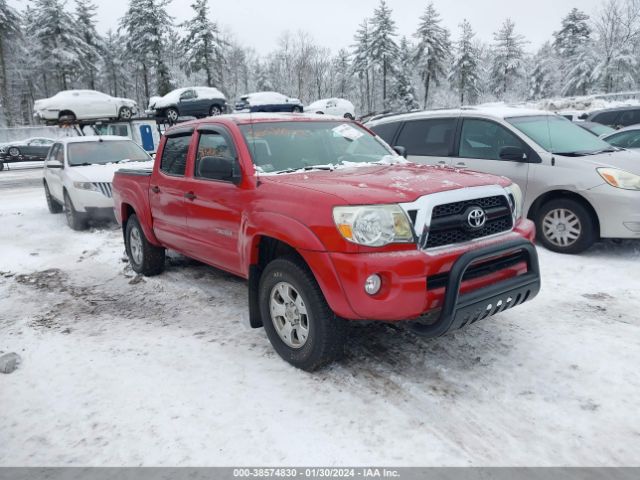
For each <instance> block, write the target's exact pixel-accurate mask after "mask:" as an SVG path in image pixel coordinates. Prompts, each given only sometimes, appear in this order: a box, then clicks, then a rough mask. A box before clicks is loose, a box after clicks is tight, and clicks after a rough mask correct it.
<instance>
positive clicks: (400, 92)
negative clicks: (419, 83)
mask: <svg viewBox="0 0 640 480" xmlns="http://www.w3.org/2000/svg"><path fill="white" fill-rule="evenodd" d="M413 65H414V55H413V52H412V47H411V45H410V44H409V41H408V40H407V37H402V39H401V40H400V45H399V47H398V60H397V63H396V67H397V68H396V70H395V75H394V84H393V90H392V92H391V102H390V105H391V107H392V109H393V110H394V111H403V112H410V111H411V110H415V109H418V108H420V104H419V103H418V102H417V100H416V91H415V88H414V87H413V84H412V83H411V77H412V73H413V69H414V67H413Z"/></svg>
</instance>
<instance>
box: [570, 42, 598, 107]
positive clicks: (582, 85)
mask: <svg viewBox="0 0 640 480" xmlns="http://www.w3.org/2000/svg"><path fill="white" fill-rule="evenodd" d="M566 63H567V64H566V68H563V72H565V74H564V75H563V84H564V85H563V87H562V90H561V93H562V95H587V94H588V93H589V91H590V90H591V88H592V87H593V86H594V78H597V75H598V57H597V54H596V52H594V50H593V45H592V44H591V42H589V43H586V44H584V45H582V46H580V47H578V49H577V50H575V51H574V53H573V55H572V56H571V57H570V58H568V59H567V61H566Z"/></svg>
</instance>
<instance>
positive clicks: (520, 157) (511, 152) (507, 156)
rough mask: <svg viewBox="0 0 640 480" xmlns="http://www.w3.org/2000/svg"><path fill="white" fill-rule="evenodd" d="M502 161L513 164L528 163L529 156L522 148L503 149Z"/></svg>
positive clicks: (501, 151)
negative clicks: (508, 161)
mask: <svg viewBox="0 0 640 480" xmlns="http://www.w3.org/2000/svg"><path fill="white" fill-rule="evenodd" d="M500 160H510V161H512V162H526V161H527V154H526V153H525V151H524V150H523V149H522V148H520V147H502V148H501V149H500Z"/></svg>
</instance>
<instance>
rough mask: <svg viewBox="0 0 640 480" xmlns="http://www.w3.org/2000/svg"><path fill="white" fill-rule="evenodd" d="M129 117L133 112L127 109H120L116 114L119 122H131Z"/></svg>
mask: <svg viewBox="0 0 640 480" xmlns="http://www.w3.org/2000/svg"><path fill="white" fill-rule="evenodd" d="M131 117H133V110H131V109H130V108H129V107H122V108H121V109H120V112H118V119H120V120H131Z"/></svg>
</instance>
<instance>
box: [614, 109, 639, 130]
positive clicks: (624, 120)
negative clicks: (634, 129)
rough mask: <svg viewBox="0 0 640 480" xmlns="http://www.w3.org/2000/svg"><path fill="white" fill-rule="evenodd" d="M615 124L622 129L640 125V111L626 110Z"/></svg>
mask: <svg viewBox="0 0 640 480" xmlns="http://www.w3.org/2000/svg"><path fill="white" fill-rule="evenodd" d="M616 123H617V124H618V125H622V126H623V127H628V126H629V125H635V124H637V123H640V110H626V111H624V112H622V114H621V115H620V118H618V121H617V122H616Z"/></svg>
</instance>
